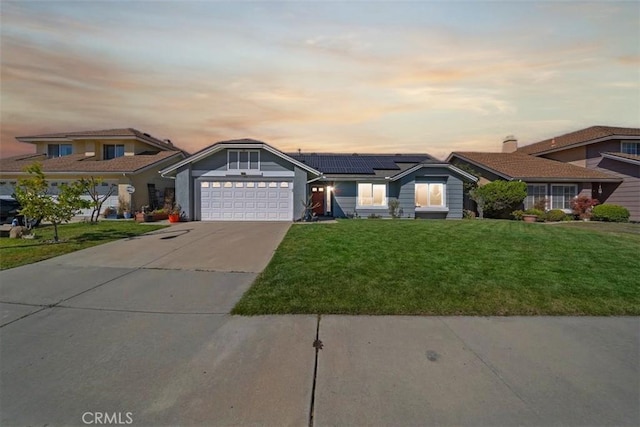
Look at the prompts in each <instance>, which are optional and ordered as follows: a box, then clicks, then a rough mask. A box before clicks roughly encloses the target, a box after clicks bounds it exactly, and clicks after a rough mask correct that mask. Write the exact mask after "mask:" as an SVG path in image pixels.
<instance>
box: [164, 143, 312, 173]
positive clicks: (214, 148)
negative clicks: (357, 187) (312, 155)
mask: <svg viewBox="0 0 640 427" xmlns="http://www.w3.org/2000/svg"><path fill="white" fill-rule="evenodd" d="M225 148H240V149H252V148H253V149H264V150H267V151H269V152H270V153H273V154H275V155H276V156H278V157H280V158H282V159H284V160H286V161H288V162H290V163H293V164H294V165H296V166H298V167H299V168H301V169H304V170H306V171H307V172H310V173H312V174H314V175H316V176H320V175H322V173H321V172H320V171H318V170H316V169H314V168H312V167H310V166H308V165H305V164H304V163H302V162H300V161H298V160H296V159H294V158H292V157H290V156H289V155H287V154H285V153H283V152H282V151H280V150H278V149H276V148H273V147H272V146H271V145H269V144H267V143H266V142H262V141H258V140H256V139H250V138H243V139H233V140H229V141H220V142H216V143H214V144H211V145H210V146H208V147H205V148H203V149H202V150H200V151H198V152H196V153H194V154H192V155H190V156H189V157H187V158H186V159H184V160H182V161H180V162H178V163H175V164H173V165H171V166H169V167H168V168H165V169H163V170H161V171H160V174H161V175H162V176H165V175H166V174H170V173H174V172H175V171H176V170H178V169H179V168H181V167H182V166H184V165H186V164H189V163H194V162H197V161H198V160H201V159H204V158H205V157H208V156H210V155H212V154H214V153H216V152H218V151H220V150H223V149H225Z"/></svg>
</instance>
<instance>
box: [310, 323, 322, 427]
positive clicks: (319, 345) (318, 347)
mask: <svg viewBox="0 0 640 427" xmlns="http://www.w3.org/2000/svg"><path fill="white" fill-rule="evenodd" d="M321 317H322V315H320V314H318V320H317V323H316V339H315V340H314V341H313V347H314V348H315V349H316V355H315V361H314V364H313V383H312V385H311V404H310V405H309V427H313V416H314V411H315V400H316V380H317V378H318V356H319V354H320V350H322V348H323V347H324V344H323V343H322V341H320V319H321Z"/></svg>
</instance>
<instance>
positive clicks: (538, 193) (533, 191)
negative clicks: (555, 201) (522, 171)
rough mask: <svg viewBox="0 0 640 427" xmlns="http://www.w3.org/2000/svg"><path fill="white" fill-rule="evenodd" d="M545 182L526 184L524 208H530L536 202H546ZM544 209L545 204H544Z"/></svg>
mask: <svg viewBox="0 0 640 427" xmlns="http://www.w3.org/2000/svg"><path fill="white" fill-rule="evenodd" d="M546 199H547V184H529V185H527V198H526V199H524V208H525V209H532V208H534V207H535V206H536V205H537V204H540V205H542V204H543V203H546ZM545 209H546V206H545Z"/></svg>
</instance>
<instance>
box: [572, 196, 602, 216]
mask: <svg viewBox="0 0 640 427" xmlns="http://www.w3.org/2000/svg"><path fill="white" fill-rule="evenodd" d="M598 203H600V202H599V201H598V200H596V199H592V198H591V197H587V196H579V197H576V198H574V199H573V200H571V209H572V210H573V213H574V214H576V215H578V216H579V217H580V218H581V219H585V218H591V209H592V208H593V207H594V206H595V205H597V204H598Z"/></svg>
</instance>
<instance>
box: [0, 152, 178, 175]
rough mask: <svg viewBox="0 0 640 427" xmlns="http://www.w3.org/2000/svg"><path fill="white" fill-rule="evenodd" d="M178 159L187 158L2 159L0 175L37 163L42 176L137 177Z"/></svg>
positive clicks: (28, 156) (169, 155) (162, 154)
mask: <svg viewBox="0 0 640 427" xmlns="http://www.w3.org/2000/svg"><path fill="white" fill-rule="evenodd" d="M172 157H175V161H178V160H180V159H182V158H183V157H184V155H183V153H182V152H181V151H160V152H158V153H156V154H139V155H135V156H122V157H116V158H115V159H111V160H96V158H95V157H93V156H85V155H84V154H71V155H69V156H62V157H55V158H52V159H48V158H47V156H46V155H45V154H26V155H22V156H14V157H8V158H6V159H0V171H2V173H4V172H22V171H23V170H24V168H25V166H28V165H30V164H32V163H34V162H40V163H41V164H42V171H43V172H45V173H46V172H58V173H65V172H68V173H71V174H77V173H117V172H124V173H135V172H137V171H140V170H141V169H145V168H147V167H150V166H152V165H154V164H156V163H160V162H162V161H164V160H167V159H170V158H172Z"/></svg>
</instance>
